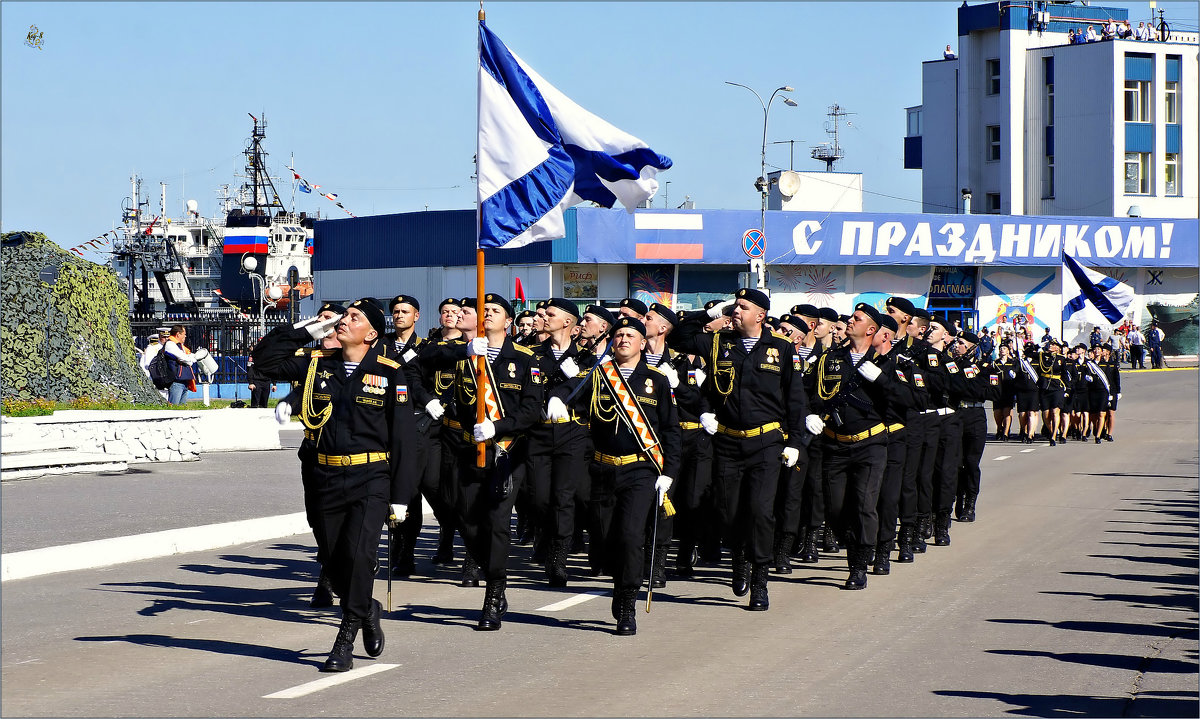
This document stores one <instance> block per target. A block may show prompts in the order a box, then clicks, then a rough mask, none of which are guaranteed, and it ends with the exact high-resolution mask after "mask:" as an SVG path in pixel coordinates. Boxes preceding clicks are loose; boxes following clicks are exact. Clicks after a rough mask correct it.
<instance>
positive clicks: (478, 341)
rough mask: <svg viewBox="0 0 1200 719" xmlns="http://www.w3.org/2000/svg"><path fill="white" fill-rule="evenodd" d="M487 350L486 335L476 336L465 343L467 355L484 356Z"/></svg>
mask: <svg viewBox="0 0 1200 719" xmlns="http://www.w3.org/2000/svg"><path fill="white" fill-rule="evenodd" d="M487 351H488V341H487V337H476V338H475V339H473V340H471V341H470V342H468V343H467V356H468V357H486V356H487Z"/></svg>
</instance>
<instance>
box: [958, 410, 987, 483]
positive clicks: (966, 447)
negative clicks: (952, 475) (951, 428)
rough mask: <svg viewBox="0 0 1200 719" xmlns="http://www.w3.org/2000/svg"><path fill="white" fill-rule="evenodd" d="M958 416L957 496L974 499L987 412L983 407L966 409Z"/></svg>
mask: <svg viewBox="0 0 1200 719" xmlns="http://www.w3.org/2000/svg"><path fill="white" fill-rule="evenodd" d="M958 415H959V416H960V417H961V418H962V459H961V460H960V462H959V463H960V465H961V468H960V469H959V472H958V491H957V496H959V497H976V496H978V495H979V475H980V472H979V462H980V460H982V459H983V448H984V446H985V445H986V444H987V412H985V411H984V409H983V407H968V408H966V409H960V410H959V411H958Z"/></svg>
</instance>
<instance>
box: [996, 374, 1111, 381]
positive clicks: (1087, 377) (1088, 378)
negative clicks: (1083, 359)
mask: <svg viewBox="0 0 1200 719" xmlns="http://www.w3.org/2000/svg"><path fill="white" fill-rule="evenodd" d="M1009 374H1012V372H1009ZM1084 379H1085V380H1086V381H1088V382H1091V381H1092V376H1091V375H1087V376H1086V377H1084Z"/></svg>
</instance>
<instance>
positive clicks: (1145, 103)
mask: <svg viewBox="0 0 1200 719" xmlns="http://www.w3.org/2000/svg"><path fill="white" fill-rule="evenodd" d="M1150 121H1151V120H1150V81H1149V80H1126V81H1125V122H1150Z"/></svg>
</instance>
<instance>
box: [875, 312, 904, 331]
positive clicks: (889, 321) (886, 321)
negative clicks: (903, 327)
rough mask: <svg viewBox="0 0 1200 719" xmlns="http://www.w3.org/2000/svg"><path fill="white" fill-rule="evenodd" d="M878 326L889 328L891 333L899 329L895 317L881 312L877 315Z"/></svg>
mask: <svg viewBox="0 0 1200 719" xmlns="http://www.w3.org/2000/svg"><path fill="white" fill-rule="evenodd" d="M879 328H880V329H885V330H891V332H892V334H896V333H897V332H899V331H900V325H898V324H896V318H895V317H892V316H891V315H885V314H882V313H880V315H879Z"/></svg>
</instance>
